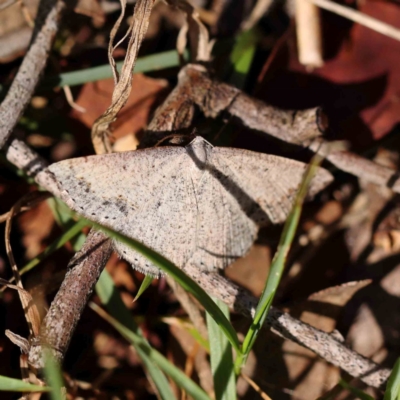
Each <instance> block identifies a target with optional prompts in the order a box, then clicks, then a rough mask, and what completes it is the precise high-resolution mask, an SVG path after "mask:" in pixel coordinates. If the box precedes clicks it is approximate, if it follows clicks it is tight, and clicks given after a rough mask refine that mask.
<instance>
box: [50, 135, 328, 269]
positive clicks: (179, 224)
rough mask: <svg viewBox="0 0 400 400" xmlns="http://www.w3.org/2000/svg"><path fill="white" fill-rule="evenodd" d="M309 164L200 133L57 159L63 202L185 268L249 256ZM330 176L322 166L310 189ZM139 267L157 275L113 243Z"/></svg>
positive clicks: (287, 205) (281, 214) (283, 212)
mask: <svg viewBox="0 0 400 400" xmlns="http://www.w3.org/2000/svg"><path fill="white" fill-rule="evenodd" d="M305 168H306V164H304V163H301V162H298V161H294V160H290V159H287V158H282V157H278V156H273V155H268V154H264V153H257V152H253V151H248V150H243V149H237V148H227V147H214V146H212V145H211V144H210V143H209V142H208V141H206V140H205V139H204V138H202V137H200V136H198V137H196V138H195V139H194V140H193V141H191V142H190V143H189V144H188V145H187V146H185V147H156V148H150V149H144V150H137V151H129V152H121V153H112V154H104V155H96V156H89V157H82V158H75V159H70V160H65V161H61V162H58V163H55V164H52V165H51V166H50V167H49V169H50V171H51V172H52V173H53V174H54V175H55V178H56V180H57V181H58V184H59V187H60V190H61V196H62V200H63V201H64V202H65V203H66V204H67V205H68V206H69V207H70V208H71V209H72V210H74V211H76V212H77V213H78V214H81V215H82V216H84V217H86V218H88V219H90V220H93V221H95V222H98V223H100V224H102V225H105V226H107V227H109V228H111V229H113V230H116V231H118V232H121V233H122V234H125V235H126V236H129V237H132V238H134V239H137V240H139V241H141V242H142V243H144V244H145V245H147V246H148V247H150V248H152V249H153V250H155V251H157V252H159V253H161V254H162V255H163V256H165V257H167V258H168V259H170V260H171V261H172V262H174V263H175V265H177V266H178V267H180V268H182V269H184V268H185V266H187V265H193V266H196V267H197V268H200V269H201V270H205V271H215V270H218V269H223V268H226V267H227V266H228V265H230V264H232V262H233V261H235V260H236V259H237V258H239V257H242V256H244V255H245V254H246V253H247V252H248V251H249V249H250V247H251V246H252V244H253V242H254V241H255V239H256V238H257V233H258V230H259V227H261V226H265V225H267V224H271V223H272V224H279V223H282V222H283V221H284V220H285V219H286V217H287V215H288V213H289V211H290V209H291V207H292V203H293V199H294V196H295V194H296V191H297V189H298V186H299V184H300V183H301V180H302V177H303V173H304V171H305ZM331 180H332V176H331V174H330V173H329V172H327V171H326V170H324V169H322V168H319V170H318V172H317V174H316V175H315V177H314V178H313V180H312V182H311V185H310V189H309V195H311V196H312V195H314V194H315V193H317V192H318V191H320V190H321V189H323V188H324V187H325V186H326V185H327V184H328V183H330V182H331ZM113 244H114V248H115V250H116V251H117V252H118V254H119V255H120V256H121V257H122V258H124V259H125V260H127V261H128V262H130V263H131V264H132V266H133V267H134V268H136V269H137V270H139V271H141V272H143V273H144V274H147V275H152V276H155V277H158V276H159V275H160V273H161V272H160V270H159V269H158V268H157V267H156V266H155V265H153V264H152V263H151V262H150V261H148V260H147V259H146V258H145V257H144V256H142V255H141V254H139V253H137V252H136V251H134V250H132V249H131V248H129V247H127V246H126V245H123V244H122V243H119V242H117V241H115V242H114V243H113Z"/></svg>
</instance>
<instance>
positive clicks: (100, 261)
mask: <svg viewBox="0 0 400 400" xmlns="http://www.w3.org/2000/svg"><path fill="white" fill-rule="evenodd" d="M111 252H112V247H111V241H110V240H109V239H108V238H107V237H105V236H104V234H103V233H101V232H96V231H94V230H92V231H90V233H89V235H88V237H87V239H86V241H85V244H84V246H83V247H82V249H81V250H80V251H78V252H77V253H76V254H75V256H74V257H73V258H72V259H71V261H70V262H69V264H68V272H67V274H66V276H65V278H64V281H63V283H62V285H61V287H60V289H59V291H58V292H57V295H56V297H55V298H54V300H53V302H52V303H51V307H50V309H49V311H48V312H47V314H46V317H45V318H44V320H43V322H42V326H41V329H40V335H39V337H36V338H34V339H33V340H32V341H31V343H30V348H29V355H28V362H29V364H30V365H32V366H33V367H35V368H37V369H39V368H43V367H44V365H43V361H44V360H43V345H45V346H47V347H48V348H50V349H51V350H52V352H53V355H54V357H55V358H56V359H57V360H58V361H62V360H63V358H64V355H65V353H66V351H67V349H68V346H69V343H70V340H71V337H72V334H73V333H74V331H75V328H76V325H77V324H78V321H79V319H80V317H81V315H82V312H83V310H84V308H85V307H86V304H87V302H88V300H89V297H90V295H91V294H92V292H93V289H94V286H95V284H96V283H97V280H98V279H99V276H100V274H101V272H102V271H103V269H104V267H105V266H106V263H107V261H108V259H109V258H110V255H111Z"/></svg>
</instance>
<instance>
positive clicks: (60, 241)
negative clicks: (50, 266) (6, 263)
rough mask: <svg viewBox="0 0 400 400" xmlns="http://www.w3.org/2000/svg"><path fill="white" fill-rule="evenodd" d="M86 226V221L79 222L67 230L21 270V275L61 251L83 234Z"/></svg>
mask: <svg viewBox="0 0 400 400" xmlns="http://www.w3.org/2000/svg"><path fill="white" fill-rule="evenodd" d="M84 226H86V221H82V220H79V221H78V222H76V223H75V224H74V225H72V226H71V227H70V228H69V229H67V230H66V231H65V232H64V233H62V234H61V235H60V236H59V237H58V238H57V239H56V240H54V241H53V242H52V243H51V244H50V245H49V246H47V247H46V248H45V249H44V250H43V251H42V252H41V253H40V254H38V255H37V256H36V257H35V258H33V259H32V260H31V261H29V262H28V263H27V264H26V265H25V266H24V267H23V268H21V270H20V275H23V274H25V273H27V272H28V271H30V270H31V269H32V268H34V267H36V265H38V264H39V263H40V262H42V261H43V260H44V259H45V258H46V257H48V256H49V255H51V254H53V253H54V252H55V251H56V250H58V249H60V248H61V247H63V246H64V245H65V243H67V242H69V241H70V240H71V239H73V238H74V237H75V236H77V235H78V234H79V233H81V230H82V228H83V227H84Z"/></svg>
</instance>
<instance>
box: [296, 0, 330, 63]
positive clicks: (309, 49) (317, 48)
mask: <svg viewBox="0 0 400 400" xmlns="http://www.w3.org/2000/svg"><path fill="white" fill-rule="evenodd" d="M295 4H296V14H295V15H296V35H297V51H298V56H299V61H300V63H301V64H303V65H305V66H306V67H309V68H315V67H321V66H322V65H323V60H322V38H321V21H320V15H319V8H318V7H317V6H315V5H314V4H312V3H310V2H308V1H307V0H295Z"/></svg>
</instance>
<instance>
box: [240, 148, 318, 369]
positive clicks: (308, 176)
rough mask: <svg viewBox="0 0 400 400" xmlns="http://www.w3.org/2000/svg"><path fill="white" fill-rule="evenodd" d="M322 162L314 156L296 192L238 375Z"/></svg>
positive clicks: (261, 322)
mask: <svg viewBox="0 0 400 400" xmlns="http://www.w3.org/2000/svg"><path fill="white" fill-rule="evenodd" d="M321 162H322V157H320V156H318V155H316V156H314V158H313V160H312V161H311V164H310V165H309V166H308V168H307V170H306V172H305V175H304V178H303V181H302V183H301V185H300V188H299V190H298V192H297V195H296V198H295V201H294V204H293V207H292V210H291V212H290V214H289V217H288V219H287V220H286V223H285V225H284V228H283V232H282V235H281V238H280V240H279V245H278V250H277V252H276V253H275V256H274V258H273V260H272V263H271V268H270V271H269V274H268V279H267V282H266V285H265V287H264V290H263V293H262V295H261V298H260V300H259V303H258V305H257V308H256V312H255V316H254V319H253V322H252V324H251V326H250V328H249V331H248V332H247V334H246V337H245V339H244V342H243V346H242V354H243V355H239V356H238V357H237V359H236V361H235V371H236V373H237V374H238V373H239V372H240V369H241V367H242V366H243V365H244V363H245V362H246V358H247V356H248V354H249V353H250V350H251V348H252V347H253V345H254V342H255V340H256V338H257V336H258V333H259V331H260V329H261V327H262V326H263V324H264V321H265V318H266V317H267V314H268V311H269V309H270V307H271V304H272V301H273V299H274V296H275V293H276V290H277V288H278V285H279V282H280V280H281V277H282V273H283V270H284V268H285V262H286V258H287V255H288V253H289V250H290V247H291V245H292V242H293V239H294V236H295V233H296V230H297V226H298V223H299V220H300V215H301V211H302V206H303V202H304V199H305V196H306V194H307V190H308V187H309V184H310V182H311V180H312V178H313V176H314V174H315V173H316V170H317V167H318V165H319V164H320V163H321Z"/></svg>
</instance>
